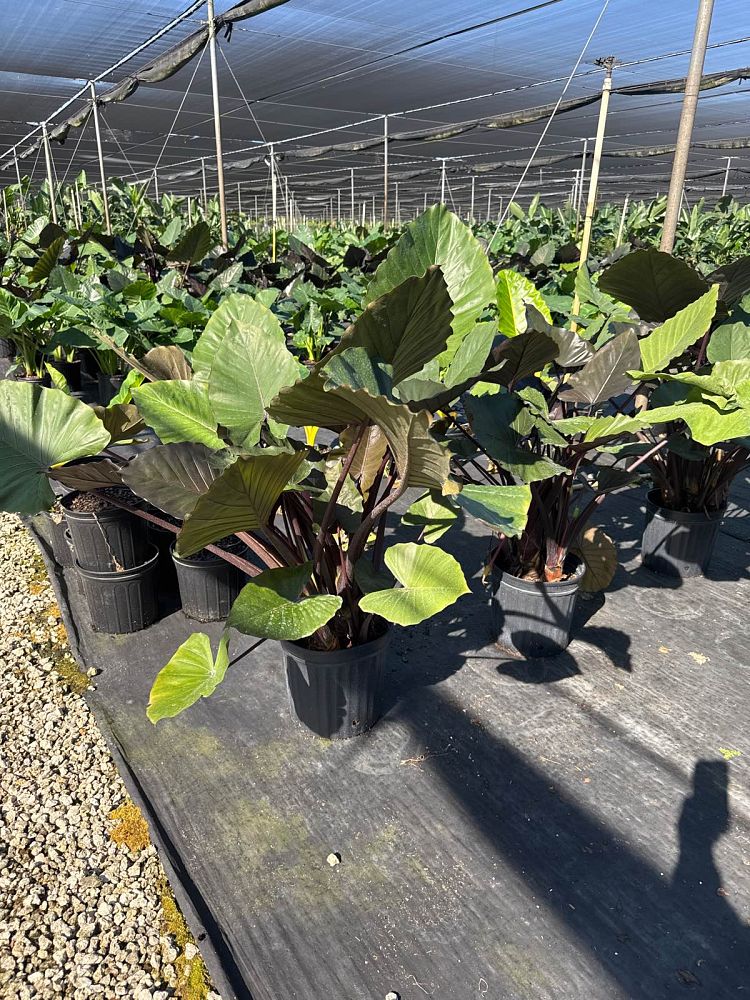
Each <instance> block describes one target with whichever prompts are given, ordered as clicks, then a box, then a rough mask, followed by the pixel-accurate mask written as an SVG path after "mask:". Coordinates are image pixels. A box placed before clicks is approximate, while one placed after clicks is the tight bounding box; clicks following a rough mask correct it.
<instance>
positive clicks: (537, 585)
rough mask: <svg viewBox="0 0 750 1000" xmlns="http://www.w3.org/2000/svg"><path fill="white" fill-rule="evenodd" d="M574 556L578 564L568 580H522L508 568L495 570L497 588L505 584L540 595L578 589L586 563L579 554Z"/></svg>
mask: <svg viewBox="0 0 750 1000" xmlns="http://www.w3.org/2000/svg"><path fill="white" fill-rule="evenodd" d="M571 555H572V554H571ZM573 558H575V559H576V560H577V566H576V568H575V569H574V570H573V573H572V574H571V575H570V576H569V577H568V579H567V580H555V581H554V582H552V583H549V582H547V581H545V580H522V579H521V577H520V576H514V575H513V574H512V573H509V572H508V571H507V570H497V571H496V572H494V571H493V572H494V575H495V579H496V580H497V586H496V587H495V589H496V590H497V588H498V587H500V586H501V585H503V586H505V587H508V588H509V589H511V590H520V591H523V593H525V594H536V595H538V596H540V597H541V596H542V595H544V594H548V593H551V594H559V595H562V594H563V593H564V592H565V591H566V590H577V589H578V587H579V586H580V583H581V580H582V579H583V577H584V574H585V572H586V563H585V562H584V561H583V559H581V558H580V557H579V556H573ZM498 578H499V579H498Z"/></svg>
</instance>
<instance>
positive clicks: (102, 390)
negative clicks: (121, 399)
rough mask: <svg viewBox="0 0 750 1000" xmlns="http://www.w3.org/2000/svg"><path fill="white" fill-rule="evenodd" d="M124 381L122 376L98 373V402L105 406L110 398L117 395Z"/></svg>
mask: <svg viewBox="0 0 750 1000" xmlns="http://www.w3.org/2000/svg"><path fill="white" fill-rule="evenodd" d="M124 380H125V376H124V375H107V374H105V372H99V376H98V382H99V402H100V403H101V405H102V406H107V405H108V404H109V403H110V402H111V400H112V397H113V396H116V395H117V393H118V392H119V391H120V389H121V388H122V383H123V382H124Z"/></svg>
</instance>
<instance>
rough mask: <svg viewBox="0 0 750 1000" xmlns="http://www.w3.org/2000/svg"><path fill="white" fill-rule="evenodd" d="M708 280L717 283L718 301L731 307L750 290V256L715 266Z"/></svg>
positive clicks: (726, 306)
mask: <svg viewBox="0 0 750 1000" xmlns="http://www.w3.org/2000/svg"><path fill="white" fill-rule="evenodd" d="M708 281H710V282H711V283H712V284H713V283H714V282H716V283H718V284H719V286H720V288H719V301H720V302H721V303H722V304H723V305H724V307H725V308H726V309H727V310H729V309H733V308H734V306H735V305H736V304H737V303H738V302H739V301H740V299H742V298H743V296H744V295H746V294H747V292H749V291H750V256H748V257H740V258H739V260H733V261H732V262H731V264H725V265H723V266H722V267H719V268H717V269H716V270H715V271H712V272H711V274H709V276H708Z"/></svg>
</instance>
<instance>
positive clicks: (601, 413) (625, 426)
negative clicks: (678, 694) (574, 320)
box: [452, 307, 646, 656]
mask: <svg viewBox="0 0 750 1000" xmlns="http://www.w3.org/2000/svg"><path fill="white" fill-rule="evenodd" d="M525 325H526V327H527V329H526V330H525V331H524V332H523V333H520V334H517V335H516V336H515V337H513V338H511V339H510V340H506V341H504V342H503V343H502V344H501V345H500V346H499V347H497V348H495V357H496V359H497V360H500V358H501V357H502V355H503V352H505V354H506V357H508V358H510V359H511V360H510V363H508V362H507V361H506V368H505V372H504V377H503V378H502V381H503V382H504V386H503V388H501V390H500V391H499V392H496V393H492V394H488V393H487V391H486V389H487V387H486V386H482V385H481V384H480V385H479V386H477V387H476V388H474V389H472V390H471V392H470V393H469V394H468V395H467V396H466V397H465V399H464V409H465V419H464V420H462V419H460V418H459V417H458V416H455V417H454V418H453V421H452V422H453V424H454V426H456V427H458V429H459V430H460V440H459V441H458V442H456V447H455V450H456V461H457V463H458V465H459V466H460V468H461V477H462V478H463V479H464V480H465V481H466V482H472V483H490V482H491V483H497V484H504V485H506V486H508V487H513V486H515V487H516V488H517V489H524V490H526V491H527V493H528V497H529V502H528V504H527V512H526V515H525V518H524V519H523V520H522V521H521V524H520V528H519V526H518V524H517V523H513V524H510V525H509V526H508V528H507V529H505V528H503V530H501V531H499V532H498V533H497V535H496V539H495V541H494V543H493V545H492V547H491V550H490V553H489V556H488V559H487V563H486V567H485V576H486V579H487V580H488V582H490V584H491V590H492V600H493V606H494V608H495V611H496V614H497V621H498V642H499V644H500V645H502V646H504V647H506V648H509V649H511V650H513V651H514V652H516V653H520V654H523V655H525V656H549V655H554V654H556V653H559V652H561V651H562V650H564V649H565V648H566V647H567V645H568V643H569V641H570V627H571V624H572V619H573V614H574V610H575V605H576V598H577V594H578V592H579V591H580V590H586V591H595V590H600V589H603V588H604V587H606V586H607V585H608V584H609V582H610V581H611V579H612V577H613V575H614V573H615V570H616V567H617V556H616V551H615V547H614V545H613V543H612V541H611V540H610V539H609V538H608V536H607V535H606V534H605V533H604V532H603V531H602V530H601V529H600V528H597V527H593V526H591V525H590V520H591V518H592V516H593V515H594V513H595V512H596V510H597V508H598V507H599V505H600V504H601V502H602V501H603V500H604V498H605V496H606V495H607V494H608V493H611V492H612V491H614V490H616V489H619V488H621V487H623V486H624V485H627V484H629V483H630V482H632V481H633V480H634V479H635V478H636V476H637V469H638V467H639V466H641V465H642V464H643V462H644V461H646V457H645V456H643V455H641V456H640V457H638V458H636V459H635V461H633V462H632V463H631V464H630V465H629V467H628V468H622V467H621V466H619V465H618V463H619V462H620V461H623V460H625V459H626V458H627V454H628V449H627V448H623V439H625V441H626V442H627V441H628V440H630V438H631V437H632V435H633V434H634V432H635V431H636V430H637V429H638V428H640V426H641V423H640V422H639V421H637V420H633V419H631V418H629V417H628V416H626V415H622V414H618V413H613V412H612V409H613V408H612V400H613V399H614V398H616V397H618V396H620V395H621V394H622V393H624V392H625V391H626V390H627V389H628V387H629V386H630V385H631V384H632V380H631V378H630V377H629V376H628V374H627V372H628V369H629V368H631V367H632V365H633V363H634V362H635V361H636V360H637V358H638V341H637V337H636V334H635V332H634V331H633V330H626V331H623V332H622V333H619V334H617V335H616V336H614V337H613V338H612V339H610V340H608V341H606V342H605V343H604V344H603V345H602V346H601V347H599V348H598V349H594V347H593V346H592V345H591V344H590V343H588V342H587V341H585V340H583V339H582V338H581V337H579V336H578V335H577V334H576V333H574V332H572V331H570V330H564V329H561V328H555V327H552V326H551V325H550V324H548V323H547V322H546V321H545V319H544V317H542V316H541V315H540V313H539V312H538V311H537V310H535V309H534V308H533V307H530V308H529V309H528V310H527V322H526V324H525ZM544 341H546V342H547V345H548V346H547V348H546V349H545V347H544ZM515 358H519V359H524V360H525V363H524V366H523V367H522V368H520V369H519V368H518V367H517V366H516V364H515V362H514V360H513V359H515ZM603 454H606V456H607V461H606V463H602V461H601V459H602V455H603ZM477 488H478V487H477V486H473V487H468V486H465V487H464V489H463V491H462V493H461V496H460V497H459V498H458V499H459V500H460V501H461V503H462V504H464V505H466V503H467V498H469V497H471V494H472V490H474V489H477ZM477 513H478V515H479V516H480V517H481V516H482V515H481V512H480V511H477ZM484 519H485V520H487V518H486V517H485V518H484Z"/></svg>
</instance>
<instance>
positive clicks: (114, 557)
mask: <svg viewBox="0 0 750 1000" xmlns="http://www.w3.org/2000/svg"><path fill="white" fill-rule="evenodd" d="M80 495H81V491H79V490H75V491H74V492H73V493H68V494H67V496H64V497H62V499H61V500H60V504H61V505H62V508H63V510H64V511H65V520H66V522H67V525H68V528H69V529H70V534H71V537H72V539H73V551H74V553H75V557H76V561H77V563H78V565H79V566H81V567H82V568H83V569H86V570H95V571H100V572H101V571H112V570H116V569H117V568H118V567H119V568H120V569H132V568H133V567H136V566H140V564H141V563H142V562H143V561H144V560H145V559H146V556H147V555H148V551H149V542H148V537H147V533H146V527H145V524H143V523H142V522H141V521H140V520H139V518H137V517H136V516H135V515H134V514H131V513H129V512H128V511H126V510H122V509H121V508H120V507H107V508H106V509H105V510H100V511H96V512H90V511H82V510H73V509H72V507H71V504H72V503H73V501H74V500H75V498H76V497H77V496H80Z"/></svg>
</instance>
